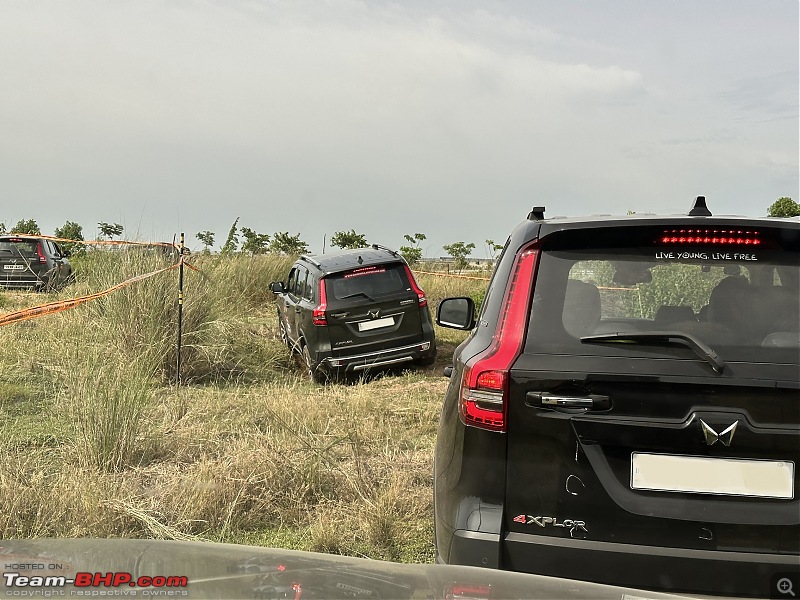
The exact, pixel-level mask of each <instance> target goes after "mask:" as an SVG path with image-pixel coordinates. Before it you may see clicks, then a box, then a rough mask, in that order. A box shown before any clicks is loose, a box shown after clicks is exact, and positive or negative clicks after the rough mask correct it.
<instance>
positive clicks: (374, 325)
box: [358, 317, 394, 331]
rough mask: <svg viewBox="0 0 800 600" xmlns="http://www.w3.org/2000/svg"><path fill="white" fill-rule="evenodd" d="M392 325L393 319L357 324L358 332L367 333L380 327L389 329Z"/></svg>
mask: <svg viewBox="0 0 800 600" xmlns="http://www.w3.org/2000/svg"><path fill="white" fill-rule="evenodd" d="M390 325H394V317H384V318H382V319H375V320H374V321H361V322H360V323H359V324H358V330H359V331H369V330H370V329H380V328H381V327H389V326H390Z"/></svg>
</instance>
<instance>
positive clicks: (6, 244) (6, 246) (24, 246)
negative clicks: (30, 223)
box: [0, 240, 38, 257]
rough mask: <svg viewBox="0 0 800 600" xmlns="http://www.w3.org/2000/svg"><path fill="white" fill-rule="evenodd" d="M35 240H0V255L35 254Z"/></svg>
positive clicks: (26, 255)
mask: <svg viewBox="0 0 800 600" xmlns="http://www.w3.org/2000/svg"><path fill="white" fill-rule="evenodd" d="M37 243H38V242H37V241H36V240H0V256H9V255H13V256H25V257H28V256H36V255H37V254H36V245H37Z"/></svg>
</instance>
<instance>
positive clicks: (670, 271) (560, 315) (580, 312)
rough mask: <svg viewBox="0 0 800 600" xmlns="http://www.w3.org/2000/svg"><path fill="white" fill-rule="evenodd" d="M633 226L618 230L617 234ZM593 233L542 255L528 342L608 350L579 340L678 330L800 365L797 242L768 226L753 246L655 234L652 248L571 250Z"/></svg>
mask: <svg viewBox="0 0 800 600" xmlns="http://www.w3.org/2000/svg"><path fill="white" fill-rule="evenodd" d="M626 233H628V232H627V231H617V236H618V237H617V239H618V240H619V239H624V235H625V234H626ZM587 237H588V236H585V235H584V239H583V240H582V242H580V243H577V240H573V243H572V244H569V243H561V244H557V246H560V247H562V248H564V249H550V250H547V249H545V251H544V252H543V253H542V257H541V263H540V266H539V273H538V276H537V282H536V289H535V292H534V302H533V308H532V315H531V323H530V329H529V335H528V343H527V347H528V348H529V349H531V350H533V351H536V350H535V349H538V350H539V351H547V350H548V348H551V349H552V350H553V351H558V350H561V351H564V352H569V353H575V354H597V353H609V346H608V345H607V344H606V345H602V346H600V345H595V344H587V343H582V342H581V341H580V338H581V337H584V336H590V335H599V334H609V333H625V332H654V331H670V332H673V331H675V332H682V333H687V334H690V335H693V336H695V337H697V338H698V339H700V340H701V341H703V342H704V343H706V344H707V345H709V346H710V347H712V348H714V349H715V350H716V351H717V352H718V353H719V354H720V355H721V356H723V358H727V359H737V358H739V359H742V360H745V359H747V360H756V359H761V358H765V355H766V354H769V355H772V358H771V359H770V360H773V359H774V360H781V361H789V362H792V363H796V362H798V356H799V355H800V351H799V350H798V349H800V285H799V283H800V267H799V266H798V253H797V251H796V249H795V248H794V247H793V244H792V243H791V241H790V243H788V244H786V243H784V242H785V240H782V236H781V234H777V233H776V234H775V235H773V236H770V235H769V233H768V232H764V234H763V235H761V237H760V243H759V244H757V245H756V246H753V245H752V244H747V247H746V248H745V247H739V245H738V244H733V245H731V246H730V247H725V248H723V249H720V248H716V247H713V246H712V247H708V246H706V245H704V244H702V243H701V244H699V245H697V246H695V247H691V248H683V247H680V248H676V247H673V246H671V245H669V244H667V245H663V244H661V243H659V242H657V241H655V240H657V239H658V238H657V237H652V236H650V239H652V240H654V241H653V243H651V244H650V247H646V246H645V247H643V245H638V246H635V247H630V246H629V247H627V248H626V247H619V246H620V245H621V244H620V245H610V246H609V247H606V248H597V247H591V248H579V247H578V248H574V247H573V248H568V246H570V245H573V246H578V245H580V244H581V243H582V244H583V245H586V244H587V239H586V238H587ZM604 237H605V236H604ZM634 237H636V238H638V237H639V236H634ZM607 239H608V238H607ZM645 239H646V238H645ZM742 239H752V238H746V236H744V235H743V236H742ZM563 241H564V240H562V242H563ZM638 241H639V243H641V241H642V240H641V239H638ZM589 243H591V241H590V242H589ZM782 246H783V248H782ZM545 248H546V246H545ZM642 348H643V345H638V344H627V345H626V344H615V348H614V350H612V351H611V352H613V353H614V354H618V353H620V352H622V353H623V354H624V353H625V352H629V353H633V354H636V353H640V352H641V350H642ZM647 351H648V352H651V351H652V348H649V349H648V350H647ZM778 355H781V356H778Z"/></svg>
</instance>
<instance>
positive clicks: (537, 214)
mask: <svg viewBox="0 0 800 600" xmlns="http://www.w3.org/2000/svg"><path fill="white" fill-rule="evenodd" d="M528 221H544V206H534V207H533V210H532V211H531V212H530V213H528Z"/></svg>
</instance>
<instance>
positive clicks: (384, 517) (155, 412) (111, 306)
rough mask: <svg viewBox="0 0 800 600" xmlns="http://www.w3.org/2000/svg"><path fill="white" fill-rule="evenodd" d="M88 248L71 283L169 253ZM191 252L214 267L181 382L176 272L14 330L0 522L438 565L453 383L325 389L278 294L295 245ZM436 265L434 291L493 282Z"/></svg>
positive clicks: (2, 390) (3, 420)
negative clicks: (439, 426)
mask: <svg viewBox="0 0 800 600" xmlns="http://www.w3.org/2000/svg"><path fill="white" fill-rule="evenodd" d="M82 260H85V262H84V263H81V265H80V266H81V267H82V268H81V269H80V270H79V271H78V281H77V282H76V283H75V284H74V285H73V286H70V287H69V288H67V290H65V291H64V292H62V293H61V294H60V297H69V296H70V295H80V294H85V293H91V292H95V291H98V290H101V289H105V288H107V287H110V286H111V285H113V284H115V283H118V282H119V281H121V280H123V279H126V278H128V277H131V276H134V275H138V274H140V273H144V272H149V271H152V270H156V269H158V268H161V267H162V266H164V265H165V264H166V263H165V262H164V259H163V258H162V257H160V256H154V255H149V256H148V255H142V254H139V255H136V254H135V253H129V254H126V253H111V252H109V253H101V252H97V253H90V254H89V255H88V256H87V257H85V259H82ZM190 260H191V261H192V262H193V263H194V264H196V265H197V267H198V268H199V269H200V272H199V273H197V272H194V271H187V272H186V274H185V286H186V289H185V298H186V300H185V305H184V308H185V312H184V324H185V330H184V338H183V339H184V344H185V346H184V355H183V366H184V368H185V369H186V370H185V372H184V381H185V383H187V385H184V386H182V387H180V388H176V387H174V386H173V385H171V383H170V382H171V381H173V379H174V358H175V355H174V344H175V336H176V330H175V309H176V299H177V283H176V279H177V277H176V272H175V271H169V272H167V273H164V274H161V275H158V276H156V277H153V278H151V279H148V280H146V281H144V282H139V283H137V284H135V285H132V286H130V287H128V288H125V289H123V290H120V291H118V292H115V293H114V294H112V295H110V296H107V297H106V298H104V299H101V300H96V301H93V302H92V303H90V304H87V305H84V306H82V307H79V308H77V309H74V310H71V311H67V312H63V313H59V314H56V315H51V316H48V317H43V318H41V319H37V320H35V321H30V322H26V323H18V324H15V325H13V326H8V327H5V328H2V330H0V333H2V335H4V342H6V343H4V344H2V345H0V455H2V456H4V457H5V459H4V460H3V461H0V535H2V537H5V538H18V537H42V536H55V537H62V536H63V537H93V536H95V537H109V536H114V537H155V538H176V539H184V538H185V539H207V540H214V541H225V542H234V543H255V544H267V545H280V546H285V547H291V548H299V549H311V550H320V551H326V552H336V553H344V554H351V555H357V556H359V555H360V556H370V557H374V558H384V559H393V560H405V561H430V560H432V557H433V546H432V506H431V484H432V482H431V476H432V452H433V445H434V437H435V430H436V421H437V417H438V413H439V407H440V402H441V397H442V394H443V392H444V389H445V386H446V384H447V381H446V380H445V379H444V378H442V377H440V376H438V375H439V374H438V373H434V374H432V375H433V376H431V374H428V373H419V372H417V373H409V374H406V375H401V376H393V377H385V378H381V379H377V380H373V381H370V382H361V383H357V384H354V385H329V386H317V385H312V384H310V383H308V382H306V381H305V380H304V379H303V378H302V375H301V373H300V371H299V370H296V369H294V368H293V367H292V364H291V361H290V360H289V357H288V352H287V351H286V349H285V348H284V347H283V346H282V345H281V343H280V341H279V340H278V337H277V320H276V310H275V306H274V304H273V302H272V294H271V293H270V292H269V291H268V283H269V282H270V281H272V280H279V279H284V278H285V275H286V272H287V271H288V268H289V266H290V262H291V259H286V258H284V257H271V256H259V257H245V256H231V257H224V258H222V257H214V256H198V257H192V258H191V259H190ZM428 277H431V279H430V280H426V279H424V276H423V277H420V282H421V285H422V286H423V288H424V289H425V290H426V292H427V293H428V296H429V298H430V299H431V302H432V304H434V305H435V303H436V302H438V300H439V299H440V298H441V297H443V296H445V295H472V294H473V293H478V292H476V290H478V291H479V287H480V286H481V285H482V283H483V282H474V281H470V280H450V281H446V280H437V279H435V278H433V277H432V276H428ZM40 299H41V297H38V296H36V297H34V296H26V297H23V298H22V299H21V300H19V301H18V302H17V301H16V300H15V301H14V302H12V304H14V303H15V302H16V303H17V304H18V305H21V304H25V305H30V304H34V303H35V302H36V301H38V300H40ZM47 299H52V298H47ZM6 310H8V308H7V309H6Z"/></svg>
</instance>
